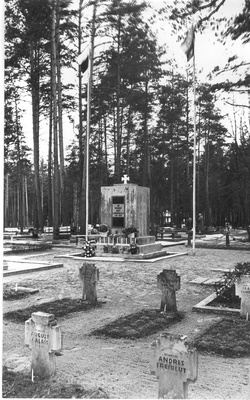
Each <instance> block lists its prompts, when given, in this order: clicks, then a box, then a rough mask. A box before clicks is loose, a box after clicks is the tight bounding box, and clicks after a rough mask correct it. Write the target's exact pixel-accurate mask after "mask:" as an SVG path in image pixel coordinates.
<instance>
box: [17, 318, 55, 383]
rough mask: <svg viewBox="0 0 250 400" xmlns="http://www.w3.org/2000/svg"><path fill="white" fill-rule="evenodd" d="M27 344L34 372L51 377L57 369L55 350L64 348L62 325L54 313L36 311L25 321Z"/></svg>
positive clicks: (42, 376) (43, 376)
mask: <svg viewBox="0 0 250 400" xmlns="http://www.w3.org/2000/svg"><path fill="white" fill-rule="evenodd" d="M25 345H26V346H28V347H29V348H30V349H31V351H32V353H31V371H32V374H34V375H37V376H40V377H41V378H45V377H49V376H51V375H53V374H54V373H55V371H56V362H55V351H58V350H61V348H62V334H61V327H60V325H57V321H56V320H55V319H54V315H53V314H48V313H44V312H40V311H38V312H35V313H32V314H31V318H30V319H28V320H27V321H25Z"/></svg>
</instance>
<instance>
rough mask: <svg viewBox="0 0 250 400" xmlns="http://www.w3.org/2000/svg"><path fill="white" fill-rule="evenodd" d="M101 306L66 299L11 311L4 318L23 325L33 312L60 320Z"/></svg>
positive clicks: (99, 303)
mask: <svg viewBox="0 0 250 400" xmlns="http://www.w3.org/2000/svg"><path fill="white" fill-rule="evenodd" d="M101 305H102V303H101V302H97V303H96V304H90V303H88V302H86V301H84V300H82V299H70V298H64V299H60V300H55V301H52V302H48V303H43V304H39V305H33V306H31V307H27V308H24V309H19V310H15V311H9V312H7V313H4V314H3V318H4V319H9V320H11V321H13V322H21V323H23V322H25V321H26V320H27V319H29V318H30V317H31V314H32V313H33V312H38V311H41V312H45V313H48V314H54V316H55V318H60V317H65V316H67V315H69V314H72V313H74V312H78V311H89V310H91V309H93V308H95V307H101Z"/></svg>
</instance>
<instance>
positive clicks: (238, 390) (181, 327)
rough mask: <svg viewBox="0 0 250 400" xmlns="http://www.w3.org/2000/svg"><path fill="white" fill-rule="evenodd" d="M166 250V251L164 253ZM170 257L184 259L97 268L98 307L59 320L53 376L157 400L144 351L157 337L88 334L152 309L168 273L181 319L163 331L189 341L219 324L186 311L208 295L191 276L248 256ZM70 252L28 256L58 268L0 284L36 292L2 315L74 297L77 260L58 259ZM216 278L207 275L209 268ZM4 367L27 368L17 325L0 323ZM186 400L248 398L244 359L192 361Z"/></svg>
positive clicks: (114, 394) (204, 252) (248, 369)
mask: <svg viewBox="0 0 250 400" xmlns="http://www.w3.org/2000/svg"><path fill="white" fill-rule="evenodd" d="M171 251H172V250H171ZM173 251H174V252H178V251H179V252H184V251H188V255H185V256H181V257H177V258H172V259H169V260H161V261H157V262H155V263H143V262H142V263H141V262H140V263H133V262H122V263H119V262H107V261H106V262H104V261H103V262H100V261H96V262H95V265H96V266H97V267H98V268H99V271H100V281H99V283H98V287H97V295H98V300H101V301H105V304H104V305H103V306H102V307H101V308H96V309H93V310H91V311H89V312H86V313H74V314H72V315H71V316H68V317H67V318H63V319H61V320H60V324H61V326H62V331H63V352H62V356H60V357H57V359H56V361H57V376H58V377H59V378H61V379H62V380H63V381H67V382H78V383H81V384H83V385H84V386H85V387H86V388H87V389H88V388H97V387H101V388H102V389H103V390H104V391H105V392H106V393H107V394H108V395H109V397H110V398H117V399H118V398H119V399H131V398H136V399H141V398H144V399H145V398H152V399H153V398H157V397H158V380H157V379H156V378H155V376H154V375H151V374H150V366H149V363H150V358H151V349H150V344H151V343H152V342H153V340H154V339H156V338H157V337H158V334H154V335H152V336H149V337H146V338H143V339H139V340H136V341H135V340H128V339H126V340H125V339H107V338H97V337H93V336H89V333H90V332H91V331H92V330H93V329H95V328H98V327H102V326H103V325H105V324H106V323H107V322H111V321H113V320H115V319H116V318H118V317H120V316H125V315H129V314H131V313H134V312H136V311H139V310H141V309H143V308H159V306H160V297H161V293H160V290H159V289H158V288H157V280H156V276H157V274H159V273H160V272H162V270H163V269H164V268H172V269H176V270H178V271H179V273H180V275H181V289H180V290H179V291H178V292H177V307H178V311H183V312H184V313H185V318H184V319H183V320H182V321H181V322H180V323H178V324H176V325H173V326H172V327H171V328H170V329H169V330H168V332H172V333H175V334H183V335H187V336H188V339H192V338H194V337H195V336H196V335H198V334H200V333H201V332H202V331H203V330H204V329H206V328H207V327H208V326H209V325H210V324H212V323H214V322H215V321H217V320H219V318H220V316H218V315H216V314H203V313H197V312H192V307H193V305H195V304H197V303H198V302H199V301H201V300H203V299H204V298H205V297H207V296H208V295H209V294H211V293H212V292H213V287H208V286H201V285H193V284H190V281H191V280H193V279H195V278H197V277H204V278H213V277H218V276H220V274H221V272H219V270H220V269H227V268H233V267H234V266H235V264H236V263H237V262H245V261H250V252H249V251H248V250H242V251H239V250H213V249H202V248H198V249H196V254H195V255H192V250H191V249H188V250H187V249H186V248H185V247H184V246H176V247H174V248H173ZM69 252H75V249H73V248H71V249H65V248H62V249H54V250H53V251H47V252H46V253H44V254H39V255H36V256H35V257H34V255H32V256H33V257H34V260H46V261H60V262H62V263H63V264H64V267H63V268H60V269H52V270H47V271H40V272H32V273H31V272H30V273H26V274H22V275H14V276H8V277H4V279H3V281H4V283H11V284H13V287H14V286H15V284H18V285H20V286H21V285H29V286H31V287H33V288H35V287H36V288H39V290H40V291H39V293H37V294H35V295H32V296H29V297H28V298H24V299H21V300H18V301H4V302H3V311H4V312H7V311H11V310H15V309H18V308H25V307H27V306H30V305H31V304H39V302H40V303H43V302H45V301H49V300H56V299H58V298H63V297H67V296H72V297H78V298H81V294H82V282H81V281H80V279H79V277H78V267H80V266H81V265H82V261H81V260H73V259H70V258H60V259H58V258H57V256H58V255H59V254H60V255H62V254H68V253H69ZM216 268H217V269H218V271H214V269H216ZM3 364H4V365H7V366H12V367H14V366H15V367H16V366H17V365H19V368H20V369H24V368H29V365H30V350H29V349H27V348H26V347H25V346H24V325H21V324H15V323H13V322H9V321H4V324H3ZM189 398H192V399H214V398H220V399H242V400H245V399H249V398H250V358H249V357H245V358H242V359H227V358H223V357H219V356H215V355H213V356H212V355H204V354H199V372H198V379H197V381H196V382H195V383H192V384H190V385H189Z"/></svg>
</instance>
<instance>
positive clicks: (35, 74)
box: [30, 45, 43, 229]
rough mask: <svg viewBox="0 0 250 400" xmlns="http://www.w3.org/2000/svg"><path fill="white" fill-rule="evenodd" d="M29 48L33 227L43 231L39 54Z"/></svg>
mask: <svg viewBox="0 0 250 400" xmlns="http://www.w3.org/2000/svg"><path fill="white" fill-rule="evenodd" d="M33 46H34V45H33ZM33 46H31V52H30V61H31V92H32V94H31V96H32V120H33V147H34V175H35V199H36V210H35V218H34V225H35V227H36V228H38V229H43V216H42V202H41V187H40V165H39V54H38V50H36V49H34V48H33Z"/></svg>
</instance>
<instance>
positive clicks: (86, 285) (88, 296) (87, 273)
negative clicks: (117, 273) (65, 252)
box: [79, 263, 99, 304]
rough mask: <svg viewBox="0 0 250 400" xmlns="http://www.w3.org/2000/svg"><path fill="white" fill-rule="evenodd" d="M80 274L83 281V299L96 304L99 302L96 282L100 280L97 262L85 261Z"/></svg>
mask: <svg viewBox="0 0 250 400" xmlns="http://www.w3.org/2000/svg"><path fill="white" fill-rule="evenodd" d="M79 276H80V279H81V280H82V282H83V293H82V298H83V300H87V301H89V302H90V303H93V304H95V303H96V302H97V293H96V284H97V282H98V281H99V269H98V268H96V266H95V264H89V263H84V264H83V265H82V266H81V267H80V268H79Z"/></svg>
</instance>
